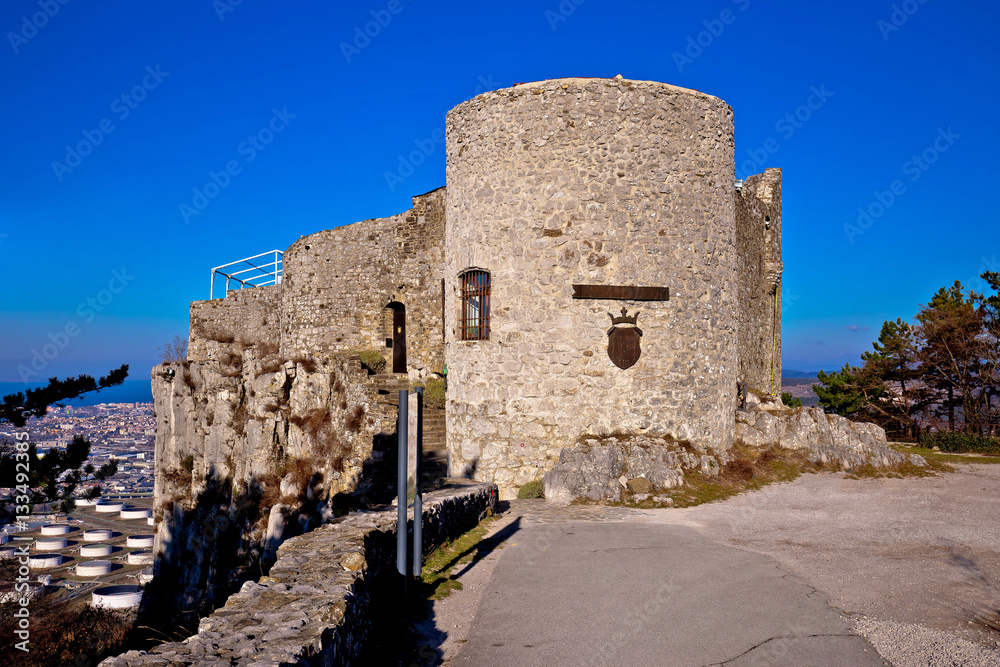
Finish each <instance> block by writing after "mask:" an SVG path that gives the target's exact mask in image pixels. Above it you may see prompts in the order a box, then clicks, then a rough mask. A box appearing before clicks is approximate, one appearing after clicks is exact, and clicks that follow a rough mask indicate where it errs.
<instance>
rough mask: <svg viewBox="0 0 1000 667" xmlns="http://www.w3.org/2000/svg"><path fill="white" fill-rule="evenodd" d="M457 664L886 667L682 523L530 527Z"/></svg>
mask: <svg viewBox="0 0 1000 667" xmlns="http://www.w3.org/2000/svg"><path fill="white" fill-rule="evenodd" d="M510 541H511V544H509V545H508V546H505V547H504V548H503V550H502V552H501V553H502V555H501V558H500V560H499V563H498V564H497V565H496V567H495V569H494V570H493V576H492V578H491V580H490V582H489V585H488V588H487V590H485V591H483V598H482V602H481V604H480V607H479V611H478V614H477V615H476V617H475V620H474V622H473V623H472V627H471V631H470V633H469V637H468V639H467V641H466V642H465V643H464V645H463V646H462V648H461V649H460V650H459V653H458V655H457V656H456V658H455V660H454V662H453V663H452V664H454V665H476V666H484V665H712V664H727V665H734V666H736V665H776V664H780V665H798V666H800V667H808V666H810V665H816V666H819V665H824V666H827V667H836V666H837V665H845V666H847V665H852V666H857V667H865V666H867V665H883V664H887V663H884V662H883V661H882V660H881V659H880V657H879V655H878V653H877V652H876V651H875V649H874V648H873V647H872V645H871V644H870V643H869V642H868V640H867V639H865V638H863V637H861V636H859V635H858V634H857V633H856V632H855V631H854V630H853V629H852V623H851V621H850V620H849V619H848V618H847V617H846V616H845V615H844V614H842V613H840V612H838V611H836V610H834V609H833V608H831V607H830V606H829V605H828V604H827V603H826V601H825V599H824V598H823V596H822V595H820V594H818V593H817V591H816V590H815V589H814V588H812V587H811V586H810V585H809V584H807V583H805V582H804V581H802V580H800V579H798V578H796V577H794V576H792V575H790V574H788V573H787V572H785V571H784V570H782V569H781V568H780V567H779V566H778V564H777V563H776V562H775V561H774V560H772V559H770V558H767V557H766V556H762V555H759V554H754V553H751V552H748V551H743V550H740V549H735V548H732V547H728V546H723V545H721V544H719V543H717V542H715V541H713V540H711V539H709V538H707V537H703V536H701V535H699V534H698V533H697V532H695V531H694V530H693V529H691V528H689V527H686V526H679V525H651V524H636V523H536V524H524V525H523V526H522V527H521V529H520V530H518V531H517V532H516V533H514V534H513V535H512V536H511V537H510Z"/></svg>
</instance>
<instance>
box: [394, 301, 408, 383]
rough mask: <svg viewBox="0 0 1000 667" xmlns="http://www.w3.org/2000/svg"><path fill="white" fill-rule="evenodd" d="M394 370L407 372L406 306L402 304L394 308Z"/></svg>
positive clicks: (395, 371)
mask: <svg viewBox="0 0 1000 667" xmlns="http://www.w3.org/2000/svg"><path fill="white" fill-rule="evenodd" d="M392 372H393V373H405V372H406V308H405V307H404V306H403V305H402V304H399V305H397V306H394V307H393V309H392Z"/></svg>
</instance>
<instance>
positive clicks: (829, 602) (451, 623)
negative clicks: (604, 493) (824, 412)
mask: <svg viewBox="0 0 1000 667" xmlns="http://www.w3.org/2000/svg"><path fill="white" fill-rule="evenodd" d="M998 516H1000V465H960V466H959V467H958V470H957V471H956V472H954V473H950V474H946V475H943V476H939V477H933V478H925V479H915V478H911V479H865V480H850V479H845V478H844V476H843V475H839V474H822V475H804V476H803V477H801V478H799V479H798V480H796V481H794V482H792V483H789V484H778V485H772V486H769V487H765V488H764V489H762V490H760V491H756V492H753V493H747V494H743V495H740V496H737V497H734V498H731V499H729V500H727V501H725V502H721V503H712V504H709V505H702V506H699V507H693V508H688V509H663V510H633V509H627V508H621V507H599V506H570V507H553V506H550V505H547V504H546V503H545V502H544V501H512V502H511V507H510V508H509V510H508V511H507V512H506V513H505V514H504V515H503V516H502V517H501V518H500V519H499V520H498V521H497V522H496V523H494V524H492V525H491V527H490V532H491V533H492V534H493V537H492V538H491V540H490V541H489V542H484V543H483V544H496V543H499V545H498V546H494V547H492V550H489V548H484V549H483V551H482V552H480V553H479V554H478V555H477V556H476V558H475V559H474V560H473V562H471V563H467V564H465V565H463V566H462V567H461V568H460V570H459V572H458V573H457V577H458V580H459V581H460V582H461V583H462V585H463V589H462V590H460V591H457V592H455V593H453V594H452V595H450V596H448V597H446V598H444V599H443V600H438V601H435V602H434V603H433V607H432V611H431V614H430V615H429V616H428V617H427V618H425V619H424V620H423V621H422V622H421V623H419V624H418V626H417V629H418V635H419V638H420V645H419V648H420V650H421V653H420V656H421V657H420V659H419V664H421V665H440V664H442V663H443V664H445V665H485V666H490V665H519V666H520V665H543V664H544V665H603V664H608V665H611V664H614V665H639V664H649V665H668V666H673V665H679V666H687V665H697V666H704V665H713V664H715V665H717V664H726V665H753V664H760V665H775V666H779V665H793V666H795V667H799V666H801V665H806V666H808V665H839V664H844V665H878V664H891V665H895V666H896V667H928V666H933V667H954V666H956V665H962V666H966V665H968V666H976V667H993V666H995V665H1000V521H998V520H997V517H998ZM869 642H871V643H869ZM873 647H874V649H877V651H878V653H875V650H874V649H873Z"/></svg>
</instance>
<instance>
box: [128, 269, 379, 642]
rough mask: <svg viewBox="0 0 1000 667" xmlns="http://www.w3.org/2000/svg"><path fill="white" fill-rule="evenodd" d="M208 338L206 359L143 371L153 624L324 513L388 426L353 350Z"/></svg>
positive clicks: (193, 604) (181, 615)
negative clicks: (148, 408)
mask: <svg viewBox="0 0 1000 667" xmlns="http://www.w3.org/2000/svg"><path fill="white" fill-rule="evenodd" d="M258 289H259V288H258ZM209 342H210V345H211V348H212V350H213V354H214V355H215V357H214V358H213V359H210V360H207V361H189V362H185V363H176V364H161V365H158V366H156V367H154V368H153V371H152V389H153V400H154V405H155V411H156V420H157V425H156V457H155V461H156V475H155V485H154V495H153V502H154V506H153V507H154V518H155V525H156V529H155V530H156V546H155V550H154V558H155V560H154V573H155V574H156V579H155V580H154V582H153V583H152V584H150V587H151V588H150V595H149V596H148V597H149V598H150V601H151V605H152V606H150V607H149V608H148V609H149V610H150V613H151V614H152V615H153V616H154V617H157V619H156V622H158V623H165V624H170V623H177V622H185V623H190V622H191V620H192V618H194V619H196V618H197V617H198V616H199V615H203V614H205V613H208V612H210V611H211V610H212V609H214V608H215V607H216V606H218V605H219V604H221V603H222V602H223V601H224V600H225V598H226V596H228V595H229V593H231V592H232V590H233V589H234V587H238V586H239V584H241V583H242V582H243V580H245V579H246V577H247V576H248V574H249V573H251V572H254V571H259V568H260V567H264V568H266V567H267V565H268V564H269V563H270V562H272V561H273V558H274V552H275V550H276V549H277V548H278V546H279V545H280V544H281V543H282V541H283V540H284V539H286V538H287V537H290V536H292V535H296V534H299V533H301V532H303V531H304V530H307V529H309V528H310V527H313V526H316V525H319V523H321V522H323V521H324V520H327V519H329V518H332V516H333V514H332V509H331V502H332V501H331V498H332V497H333V496H334V495H335V494H338V493H343V492H351V491H354V490H357V489H358V486H359V484H361V483H362V480H363V478H364V475H363V472H364V471H365V470H366V469H370V468H371V467H372V466H373V465H375V462H374V458H375V457H374V456H373V447H374V445H375V442H376V439H377V438H378V437H379V434H391V433H393V432H394V431H395V418H396V415H395V411H386V410H385V409H384V406H383V405H381V404H380V403H378V401H377V389H376V387H375V385H374V382H373V381H372V380H371V378H370V377H369V375H368V373H367V372H366V371H364V370H362V368H361V366H360V362H359V361H358V360H357V358H351V357H347V356H345V355H337V356H333V357H330V358H326V359H320V360H315V359H312V358H300V359H297V360H294V361H293V360H286V359H285V358H284V357H283V356H281V355H279V354H278V353H277V350H276V349H273V348H267V347H265V346H262V345H258V346H246V345H245V344H244V343H242V342H239V341H230V342H228V343H225V342H220V341H209ZM369 477H370V475H369ZM367 482H368V483H370V482H371V479H368V480H367Z"/></svg>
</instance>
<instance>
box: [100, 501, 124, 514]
mask: <svg viewBox="0 0 1000 667" xmlns="http://www.w3.org/2000/svg"><path fill="white" fill-rule="evenodd" d="M123 507H125V503H110V502H104V503H97V504H96V505H94V509H95V510H97V511H98V512H100V513H101V514H111V513H113V512H121V511H122V508H123Z"/></svg>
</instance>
